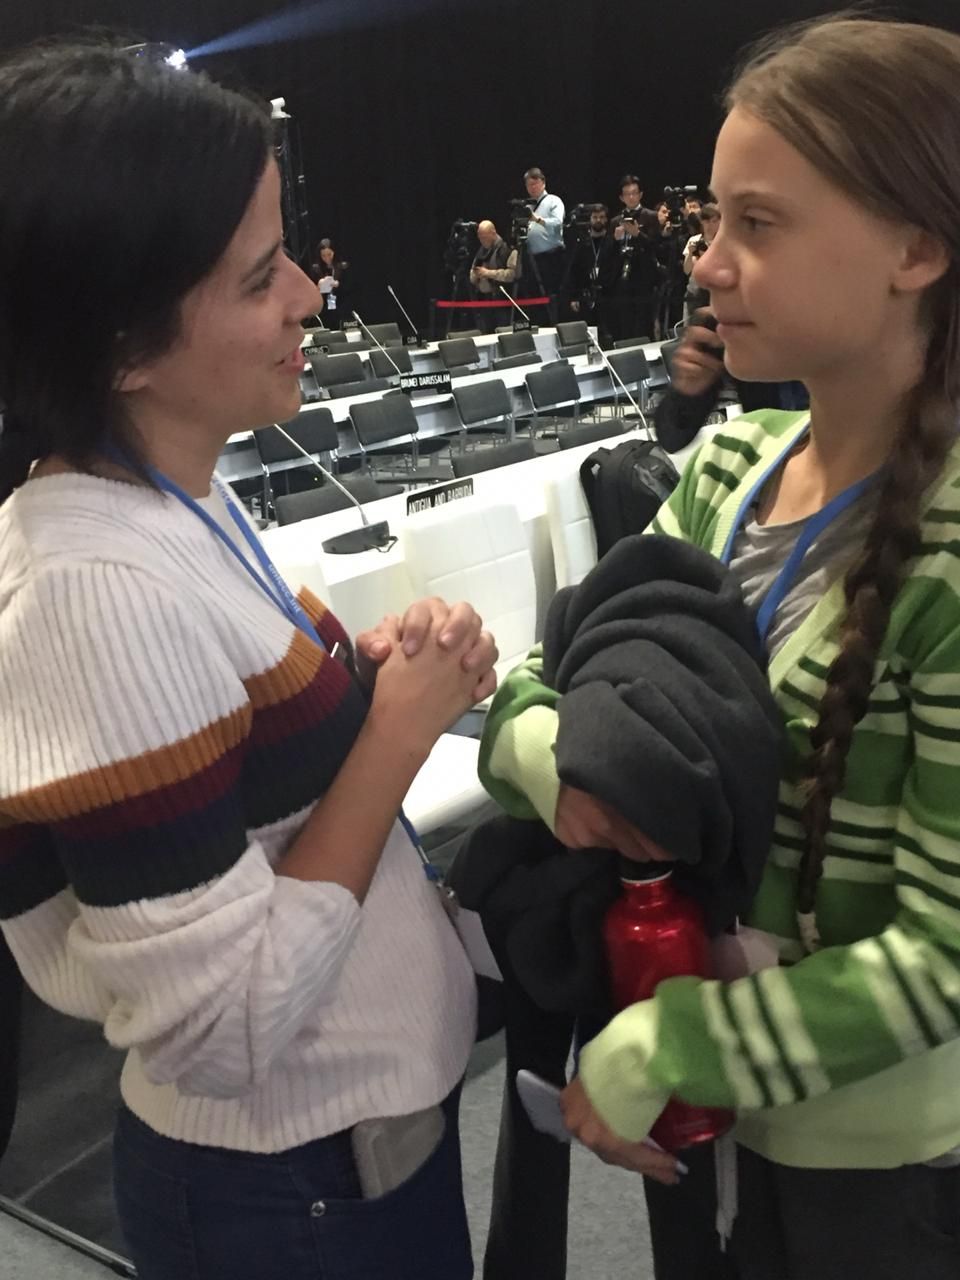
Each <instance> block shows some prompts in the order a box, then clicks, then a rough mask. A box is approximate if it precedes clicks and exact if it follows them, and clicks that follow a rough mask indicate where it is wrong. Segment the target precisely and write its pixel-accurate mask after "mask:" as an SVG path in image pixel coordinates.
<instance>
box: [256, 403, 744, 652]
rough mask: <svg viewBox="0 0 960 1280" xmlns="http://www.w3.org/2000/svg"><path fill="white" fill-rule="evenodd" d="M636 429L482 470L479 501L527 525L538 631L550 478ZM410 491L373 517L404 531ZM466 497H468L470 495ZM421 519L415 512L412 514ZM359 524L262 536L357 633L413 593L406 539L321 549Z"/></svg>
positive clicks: (317, 524)
mask: <svg viewBox="0 0 960 1280" xmlns="http://www.w3.org/2000/svg"><path fill="white" fill-rule="evenodd" d="M718 429H719V428H718V427H716V426H710V427H705V428H704V429H703V431H702V432H701V433H700V435H699V436H698V437H697V439H696V440H695V441H694V442H693V443H692V444H691V445H689V446H688V447H687V448H686V449H684V450H682V451H681V452H679V453H677V454H674V455H673V459H674V462H675V464H676V465H677V468H678V469H682V467H683V466H684V464H685V462H686V460H687V458H689V457H690V455H691V454H692V453H693V452H695V450H696V448H697V447H698V445H699V444H700V443H701V442H702V441H703V440H704V439H708V438H709V437H710V436H711V435H712V434H713V433H714V432H716V431H717V430H718ZM630 438H634V435H633V433H630V434H626V435H624V434H621V435H617V436H614V437H611V439H610V441H608V442H604V441H601V442H599V443H593V444H586V445H581V446H580V447H579V448H576V449H566V450H562V451H558V452H556V453H550V454H541V455H539V456H538V457H536V458H532V459H530V460H528V461H526V462H517V463H514V464H513V465H512V466H508V467H498V468H496V469H495V470H493V471H483V472H480V473H479V474H477V475H475V476H474V477H473V486H474V499H473V500H480V501H483V500H484V499H486V500H487V501H496V502H507V503H513V504H514V505H515V506H516V508H517V510H518V512H519V514H520V519H521V521H522V523H523V526H524V529H525V532H526V535H527V542H528V545H529V547H530V553H531V557H532V560H533V569H534V575H535V578H536V584H537V635H538V636H539V635H542V633H543V624H544V621H545V618H546V612H547V608H548V606H549V604H550V601H551V599H552V598H553V596H554V593H555V591H556V574H555V571H554V562H553V549H552V546H551V542H550V531H549V528H548V525H547V518H546V498H545V491H544V485H545V482H546V480H547V479H548V478H551V477H560V476H565V475H568V474H569V473H570V472H576V471H579V468H580V464H581V462H582V461H583V460H584V458H586V457H587V455H588V454H590V453H592V452H593V450H594V449H596V448H598V447H599V445H600V444H603V443H610V444H617V443H619V442H620V441H622V440H627V439H630ZM407 496H408V495H407V494H402V495H398V496H396V497H392V498H382V499H380V500H379V501H378V502H370V503H366V504H364V511H365V512H366V514H367V518H368V519H369V520H370V521H371V523H373V522H374V521H378V520H387V521H389V523H390V529H391V532H392V533H394V534H397V533H399V532H400V528H401V526H402V524H403V523H404V521H405V520H407V519H408V517H407V514H406V500H407ZM462 501H465V502H469V501H471V499H469V498H466V499H462ZM409 518H411V519H415V518H416V517H415V516H414V517H409ZM358 523H359V515H358V512H357V510H356V509H355V508H349V509H347V510H343V511H334V512H331V513H330V514H328V515H324V516H317V517H316V518H314V519H312V520H301V521H299V522H298V523H296V524H290V525H284V526H283V527H278V528H274V529H268V530H267V532H266V533H265V534H264V535H263V539H264V542H265V544H266V547H267V550H268V551H269V553H270V556H271V557H272V559H273V560H274V562H275V563H276V565H277V567H278V568H279V569H280V571H281V572H282V573H283V574H284V575H285V576H286V577H287V578H288V579H289V580H290V581H291V582H302V583H303V584H304V585H306V586H308V587H310V589H311V590H312V591H314V592H315V593H316V594H317V595H318V596H319V597H320V598H321V599H323V600H324V601H326V602H327V604H329V606H330V608H331V609H332V610H333V612H334V613H335V614H336V615H337V616H338V617H339V619H340V621H341V622H342V623H343V625H344V626H345V627H346V629H347V631H348V632H349V633H350V634H351V635H356V634H357V632H358V631H363V630H365V629H366V628H367V627H371V626H374V625H375V624H376V623H377V622H379V621H380V619H381V618H382V617H383V616H384V614H388V613H402V612H403V611H404V609H405V608H406V607H407V605H408V604H410V603H411V601H412V599H413V589H412V587H411V585H410V580H409V578H408V576H407V572H406V567H405V564H404V554H403V547H402V541H398V542H397V544H396V545H395V546H394V547H392V548H391V549H390V550H389V551H387V552H379V551H364V552H360V553H358V554H357V555H346V556H342V555H328V554H327V553H326V552H324V551H323V549H322V548H321V545H320V544H321V543H322V542H323V541H325V540H326V539H327V538H329V537H332V536H333V535H335V534H338V533H344V532H346V531H347V530H348V529H354V528H356V527H357V525H358Z"/></svg>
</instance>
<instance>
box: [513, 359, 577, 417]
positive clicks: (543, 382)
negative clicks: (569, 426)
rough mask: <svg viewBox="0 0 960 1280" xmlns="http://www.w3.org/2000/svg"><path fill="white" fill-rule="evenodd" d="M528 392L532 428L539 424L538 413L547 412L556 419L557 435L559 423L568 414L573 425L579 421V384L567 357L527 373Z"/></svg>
mask: <svg viewBox="0 0 960 1280" xmlns="http://www.w3.org/2000/svg"><path fill="white" fill-rule="evenodd" d="M525 381H526V386H527V392H528V394H529V396H530V402H531V404H532V405H533V430H534V432H536V430H537V428H538V426H539V425H540V415H541V414H542V413H547V412H549V415H550V417H551V418H552V419H553V420H554V421H555V422H556V424H557V429H558V434H559V427H560V422H561V420H562V419H565V418H566V417H567V414H568V413H570V414H571V415H572V419H573V425H574V426H577V425H578V424H579V421H580V384H579V382H578V381H577V375H576V374H575V373H574V371H573V370H572V369H571V368H570V366H569V364H567V362H566V360H557V361H555V362H554V363H552V364H548V365H544V367H543V368H542V369H534V370H532V372H530V373H528V374H527V376H526V379H525Z"/></svg>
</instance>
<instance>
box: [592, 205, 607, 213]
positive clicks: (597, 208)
mask: <svg viewBox="0 0 960 1280" xmlns="http://www.w3.org/2000/svg"><path fill="white" fill-rule="evenodd" d="M590 212H591V213H606V214H609V212H610V210H609V209H608V208H607V206H606V205H605V204H592V205H591V206H590Z"/></svg>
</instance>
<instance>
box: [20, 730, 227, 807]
mask: <svg viewBox="0 0 960 1280" xmlns="http://www.w3.org/2000/svg"><path fill="white" fill-rule="evenodd" d="M251 719H252V717H251V709H250V707H249V706H243V707H240V708H238V709H237V710H236V711H231V712H230V714H229V715H226V716H223V717H221V718H220V719H219V720H214V721H213V723H212V724H208V725H204V727H203V728H202V729H198V730H197V732H196V733H192V734H190V735H189V737H186V738H181V739H180V740H179V742H174V743H170V744H169V745H164V746H162V747H156V748H154V749H153V750H151V751H144V752H143V754H142V755H139V756H134V757H132V758H131V759H129V760H116V761H114V762H113V763H111V764H105V765H101V766H100V767H99V768H97V769H88V770H86V771H85V772H83V773H76V774H73V775H72V776H71V777H69V778H58V779H57V780H56V781H55V782H49V783H47V784H46V785H45V786H42V787H33V788H31V789H30V790H29V791H24V792H21V793H20V794H19V795H16V796H10V797H9V798H7V799H5V800H3V802H2V819H0V821H2V823H3V825H4V826H12V825H13V824H14V823H18V822H37V823H51V822H62V821H64V820H65V819H68V818H76V817H78V816H79V815H80V814H84V813H93V812H95V811H96V810H97V809H103V808H106V807H108V806H109V805H111V804H116V803H117V802H118V801H123V800H126V799H129V798H131V797H133V796H142V795H147V794H148V793H149V792H151V791H157V790H160V789H162V788H163V787H169V786H172V785H174V784H175V783H178V782H183V781H184V780H185V779H187V778H190V777H192V776H193V775H195V774H197V773H200V772H202V771H203V770H204V769H208V768H209V767H210V766H211V765H212V764H214V763H215V762H216V761H217V760H219V759H220V758H221V757H222V756H224V755H225V754H226V753H227V752H228V751H231V750H233V749H234V748H235V747H237V746H239V745H240V743H241V742H243V741H244V739H245V738H246V737H247V736H248V735H249V733H250V724H251Z"/></svg>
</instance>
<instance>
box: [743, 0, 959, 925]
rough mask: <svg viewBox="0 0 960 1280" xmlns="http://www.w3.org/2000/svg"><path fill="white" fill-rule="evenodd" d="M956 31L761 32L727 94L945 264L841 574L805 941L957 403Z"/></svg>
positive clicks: (881, 26) (851, 22) (872, 24)
mask: <svg viewBox="0 0 960 1280" xmlns="http://www.w3.org/2000/svg"><path fill="white" fill-rule="evenodd" d="M958 82H960V36H957V35H953V34H951V33H949V32H946V31H941V30H938V29H937V28H934V27H924V26H918V25H915V24H912V23H894V22H886V21H882V20H875V19H863V18H859V19H858V18H851V17H849V16H846V15H839V16H838V17H836V18H832V19H827V20H826V21H818V22H815V23H813V24H809V25H807V26H803V27H800V28H793V29H791V30H790V31H788V32H786V33H781V34H780V35H779V36H776V37H774V38H773V39H771V40H768V41H766V42H765V43H764V44H763V45H761V46H760V47H759V48H758V49H757V50H756V51H755V52H754V53H753V55H752V56H751V59H750V61H749V62H748V64H747V66H746V67H745V69H744V70H743V71H741V72H740V74H739V76H738V77H737V79H736V80H735V81H734V84H733V86H732V88H731V90H730V92H729V94H728V97H727V105H728V107H731V108H732V107H740V108H742V109H743V110H745V111H748V112H750V113H751V114H753V115H755V116H757V117H758V118H759V119H761V120H763V121H765V122H766V123H767V124H769V125H770V126H771V127H772V128H774V129H776V130H777V132H778V133H779V134H780V135H781V136H782V137H783V138H785V139H786V141H787V142H789V143H790V144H791V146H793V147H795V148H796V149H797V150H798V151H799V152H800V154H801V155H803V156H804V157H805V159H807V160H808V161H809V162H810V163H811V164H812V165H814V167H815V168H817V169H818V170H819V171H820V172H821V173H822V174H823V175H824V176H825V177H826V178H828V179H829V180H830V181H831V182H833V183H834V184H835V185H836V186H837V187H839V188H840V189H841V190H843V191H845V192H846V193H847V194H848V195H849V196H850V197H851V198H852V199H854V200H856V201H857V202H858V203H860V204H863V205H865V207H866V208H867V209H868V210H869V211H870V212H871V213H873V214H874V215H876V216H878V217H880V218H884V219H886V220H888V221H891V222H893V223H894V224H899V225H909V226H915V227H919V228H922V229H923V230H925V231H927V232H928V233H929V234H930V235H932V236H933V237H935V238H936V239H937V240H938V241H939V242H940V243H941V244H942V245H944V246H945V247H946V249H947V251H948V253H949V255H950V259H951V263H950V266H949V268H948V270H947V272H946V273H945V275H944V276H943V277H942V278H941V279H940V280H938V281H937V282H936V283H935V284H933V285H932V286H931V287H930V288H929V289H928V290H927V292H926V294H925V296H924V298H923V299H922V303H921V313H920V318H921V321H922V323H923V324H924V327H925V330H926V333H927V352H926V368H925V371H924V374H923V377H922V378H921V380H920V382H919V384H918V385H917V386H916V387H915V388H914V390H913V393H912V395H911V396H910V400H909V403H908V405H907V410H906V412H905V414H904V417H903V421H902V424H901V426H900V430H899V432H898V435H897V438H896V440H895V442H894V445H893V449H892V452H891V454H890V457H889V458H888V460H887V465H886V467H885V474H884V479H883V482H882V488H881V492H880V497H879V503H878V507H877V515H876V518H875V520H874V522H873V526H872V528H871V529H870V531H869V533H868V534H867V539H866V544H865V546H864V548H863V550H862V552H861V554H860V555H859V556H858V558H857V560H856V562H855V563H854V565H853V566H852V567H851V569H850V570H849V572H848V573H847V575H846V578H845V579H844V584H843V587H844V595H845V599H846V614H845V616H844V618H843V621H842V623H841V627H840V636H839V639H840V652H839V654H838V655H837V657H836V658H835V659H834V661H833V663H832V664H831V666H830V668H829V670H828V672H827V679H826V691H825V693H824V695H823V699H822V701H821V703H820V707H819V713H818V719H817V723H816V726H815V727H814V729H813V730H812V732H811V747H812V752H811V755H810V758H809V760H808V762H807V767H806V779H805V785H806V797H805V803H804V807H803V811H802V822H803V826H804V830H805V832H806V847H805V850H804V853H803V857H802V861H801V864H800V881H799V888H798V898H797V906H798V915H799V917H800V921H799V923H800V929H801V936H803V937H804V940H805V941H806V943H807V945H808V947H809V948H811V949H812V948H813V947H815V946H816V942H817V939H816V920H815V902H816V892H817V883H818V881H819V879H820V875H821V873H822V870H823V861H824V858H825V857H826V853H827V836H828V832H829V827H830V809H831V805H832V802H833V798H834V796H836V795H837V794H838V793H839V792H840V791H841V790H842V788H843V785H844V781H845V778H846V760H847V753H848V752H849V750H850V745H851V741H852V738H853V731H854V728H855V727H856V725H857V724H858V723H859V722H860V720H862V719H863V717H864V715H865V714H866V712H867V707H868V703H869V700H870V692H871V690H872V688H873V683H874V669H875V666H876V662H877V657H878V654H879V652H880V647H881V644H882V643H883V638H884V635H885V633H886V630H887V627H888V625H889V622H890V613H891V609H892V606H893V601H894V599H895V597H896V595H897V592H898V591H899V589H900V585H901V582H902V581H903V577H904V571H905V565H906V563H907V561H908V560H909V559H910V558H911V557H912V556H915V555H916V554H917V553H918V551H919V548H920V527H919V523H920V512H921V509H922V503H923V497H924V494H925V492H926V491H927V489H928V488H929V486H930V485H931V484H932V483H933V482H934V481H935V480H936V478H937V475H938V473H939V472H940V471H941V469H942V467H943V465H944V462H945V460H946V456H947V452H948V450H949V448H950V446H951V444H952V443H953V441H954V440H955V438H956V422H957V408H958V404H960V223H958V222H957V215H956V209H957V205H958V203H960V107H958V105H957V84H958Z"/></svg>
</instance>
